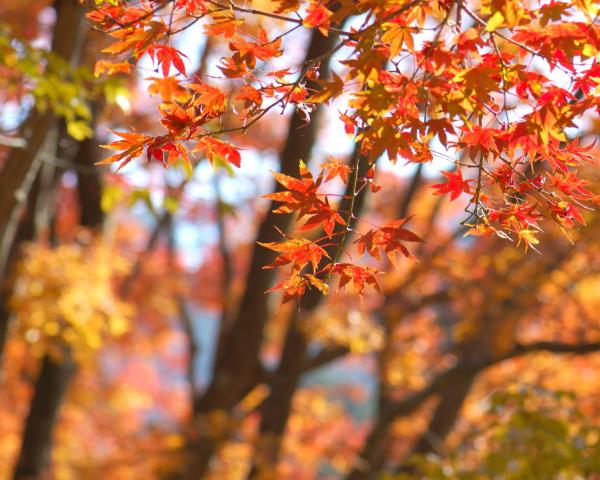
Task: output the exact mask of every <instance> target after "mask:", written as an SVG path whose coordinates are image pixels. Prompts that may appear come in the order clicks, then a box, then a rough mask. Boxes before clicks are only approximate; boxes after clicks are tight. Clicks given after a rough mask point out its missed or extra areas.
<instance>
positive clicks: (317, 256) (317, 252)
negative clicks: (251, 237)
mask: <svg viewBox="0 0 600 480" xmlns="http://www.w3.org/2000/svg"><path fill="white" fill-rule="evenodd" d="M258 244H259V245H261V246H263V247H265V248H268V249H270V250H273V251H275V252H279V253H280V255H279V256H278V257H277V258H276V259H275V261H274V262H273V263H271V264H270V265H267V266H265V267H263V268H275V267H280V266H282V265H287V264H290V263H291V264H292V270H293V271H294V272H297V271H300V270H302V269H303V268H304V267H305V266H306V265H308V264H309V263H310V264H311V265H312V267H313V271H316V269H317V267H318V266H319V262H320V261H321V259H322V258H323V257H325V258H330V257H329V255H328V253H327V252H326V251H325V250H324V249H323V248H322V247H321V246H320V245H318V244H317V243H315V242H312V241H310V240H307V239H304V238H299V239H287V240H285V241H283V242H269V243H262V242H258Z"/></svg>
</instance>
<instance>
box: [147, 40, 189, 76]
mask: <svg viewBox="0 0 600 480" xmlns="http://www.w3.org/2000/svg"><path fill="white" fill-rule="evenodd" d="M146 51H147V52H148V54H149V55H150V58H152V61H153V62H154V61H156V62H157V63H158V64H159V65H160V66H161V69H162V74H163V77H166V76H168V75H169V70H170V69H171V65H173V66H174V67H175V69H176V70H177V71H178V72H179V73H182V74H183V75H187V73H186V72H185V65H184V63H183V58H188V57H187V56H186V55H184V54H183V53H182V52H180V51H179V50H177V49H176V48H173V47H169V46H167V45H151V46H150V47H148V48H147V50H146ZM182 57H183V58H182Z"/></svg>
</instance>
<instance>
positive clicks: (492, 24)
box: [485, 12, 504, 32]
mask: <svg viewBox="0 0 600 480" xmlns="http://www.w3.org/2000/svg"><path fill="white" fill-rule="evenodd" d="M503 23H504V15H502V12H496V13H494V14H493V15H492V16H491V17H490V19H489V20H488V22H487V25H486V26H485V30H486V32H493V31H494V30H496V29H497V28H498V27H499V26H500V25H502V24H503Z"/></svg>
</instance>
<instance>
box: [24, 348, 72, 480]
mask: <svg viewBox="0 0 600 480" xmlns="http://www.w3.org/2000/svg"><path fill="white" fill-rule="evenodd" d="M74 371H75V364H74V363H73V361H72V360H71V359H70V355H69V354H68V352H65V358H63V359H61V360H60V361H57V360H55V359H53V358H51V357H49V356H48V355H46V356H45V357H44V360H43V362H42V368H41V370H40V373H39V376H38V380H37V382H36V384H35V393H34V397H33V400H32V402H31V407H30V409H29V414H28V415H27V421H26V423H25V431H24V433H23V442H22V444H21V451H20V453H19V459H18V461H17V467H16V469H15V474H14V476H13V479H14V480H37V479H41V478H42V473H43V471H44V470H45V468H46V466H47V465H48V462H49V460H50V450H51V444H52V442H51V439H52V431H53V429H54V424H55V423H56V419H57V416H58V411H59V407H60V405H61V403H62V401H63V398H64V395H65V392H66V390H67V386H68V385H69V382H70V380H71V378H72V376H73V372H74Z"/></svg>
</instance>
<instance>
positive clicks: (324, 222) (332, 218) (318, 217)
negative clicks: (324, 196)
mask: <svg viewBox="0 0 600 480" xmlns="http://www.w3.org/2000/svg"><path fill="white" fill-rule="evenodd" d="M308 213H309V214H310V215H312V216H311V217H310V218H308V220H306V223H305V224H304V225H303V226H302V227H301V228H300V231H301V232H304V231H306V230H311V229H313V228H316V227H319V226H321V227H323V230H324V231H325V233H326V234H327V236H328V237H330V238H331V235H332V234H333V230H334V228H335V224H336V223H338V224H340V225H346V221H345V220H344V219H343V218H342V216H341V215H340V214H339V213H338V212H337V211H336V210H334V209H333V208H331V206H330V205H329V203H327V202H320V203H319V204H318V205H313V206H312V208H311V209H310V211H309V212H308Z"/></svg>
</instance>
